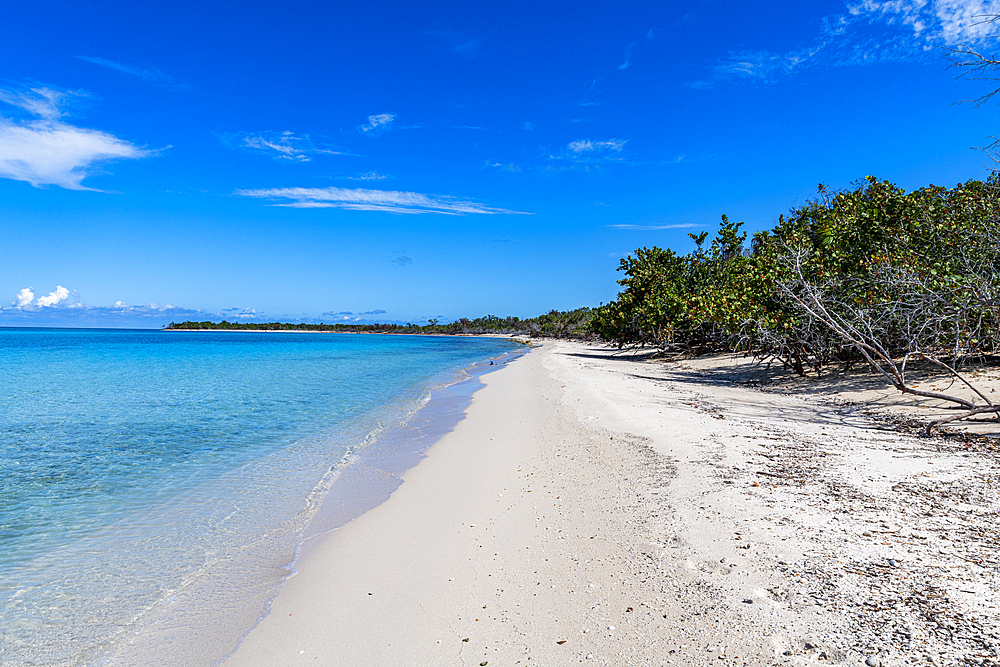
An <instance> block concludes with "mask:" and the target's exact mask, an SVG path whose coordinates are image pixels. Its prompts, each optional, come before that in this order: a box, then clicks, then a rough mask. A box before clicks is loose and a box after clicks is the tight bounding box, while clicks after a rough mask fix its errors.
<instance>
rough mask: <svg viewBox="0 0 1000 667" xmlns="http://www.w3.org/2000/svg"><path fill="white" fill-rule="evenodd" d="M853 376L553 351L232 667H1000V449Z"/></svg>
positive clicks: (299, 590) (499, 380) (546, 348)
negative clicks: (923, 433) (871, 402)
mask: <svg viewBox="0 0 1000 667" xmlns="http://www.w3.org/2000/svg"><path fill="white" fill-rule="evenodd" d="M851 378H855V376H851V377H846V376H845V377H837V378H833V379H836V380H838V381H839V382H833V381H827V382H816V381H809V380H805V381H803V380H798V379H795V378H792V377H790V376H787V375H785V374H784V373H783V372H779V371H778V370H777V369H774V368H772V369H769V370H768V369H764V368H762V367H759V366H757V367H751V366H750V365H748V364H746V363H742V364H740V363H735V362H734V361H733V360H731V359H724V358H723V359H720V358H715V359H708V360H695V361H688V362H664V361H655V360H646V359H642V358H630V357H629V356H628V354H627V353H624V354H623V353H620V352H617V351H613V350H609V349H608V348H605V347H603V346H598V345H588V344H584V343H571V342H563V341H555V342H546V343H544V344H543V345H542V347H540V348H538V349H536V350H534V351H532V352H531V353H530V354H527V355H525V356H523V357H521V358H519V359H517V360H515V361H513V362H511V363H510V364H508V365H507V366H506V367H505V368H503V369H501V370H499V371H497V372H494V373H491V374H488V375H486V376H484V378H483V381H484V383H485V387H484V388H483V389H481V390H480V391H478V392H477V393H476V394H475V395H474V397H473V399H472V403H471V406H470V407H469V409H468V410H467V413H466V418H465V419H464V420H463V421H461V422H460V423H459V424H458V425H457V426H456V428H455V429H454V430H453V431H452V432H451V433H449V434H447V435H446V436H445V437H444V438H442V439H441V440H440V441H439V442H438V443H436V444H435V445H434V446H433V447H432V448H431V449H430V450H429V452H428V456H427V458H426V459H424V460H423V461H422V462H421V463H420V464H418V465H417V466H416V467H415V468H413V469H412V470H410V471H409V472H407V473H406V474H405V475H404V480H405V481H404V483H403V484H402V486H401V487H400V488H399V489H398V490H397V491H396V492H395V493H394V494H393V495H392V497H391V498H390V499H389V500H388V501H387V502H385V503H384V504H382V505H381V506H379V507H377V508H375V509H374V510H371V511H369V512H368V513H366V514H364V515H363V516H361V517H360V518H358V519H356V520H354V521H352V522H351V523H349V524H347V525H345V526H343V527H341V528H339V529H337V530H335V531H333V532H332V533H329V534H328V535H326V536H324V537H323V538H322V539H321V542H320V543H318V544H315V545H312V546H311V547H310V548H309V549H308V550H307V552H306V553H305V555H304V556H303V557H302V558H301V559H300V562H299V563H298V564H297V570H298V572H297V574H295V575H294V576H293V577H291V578H290V579H289V580H288V582H287V583H286V584H285V586H284V587H283V589H282V590H281V592H280V594H279V595H278V597H277V598H276V599H275V600H274V602H273V604H272V607H271V610H270V613H269V615H268V616H267V617H266V618H264V619H263V621H262V622H261V623H260V624H259V625H258V626H257V627H256V628H255V629H254V630H253V631H252V632H251V633H250V634H249V635H248V636H247V637H246V638H245V640H244V641H243V643H242V645H241V646H240V648H239V649H238V650H237V651H236V653H235V654H234V655H233V656H232V657H231V658H230V659H229V660H228V661H226V662H225V665H226V666H227V667H242V666H261V667H263V666H268V667H273V666H278V665H281V666H284V665H352V666H357V665H408V666H409V665H487V664H488V665H491V666H492V665H498V666H499V665H505V666H506V665H569V664H581V663H582V664H585V665H589V664H592V665H668V664H673V665H689V664H701V665H707V664H714V665H722V664H733V665H771V664H781V665H784V664H788V665H803V664H852V665H862V664H865V661H866V660H867V661H868V664H869V665H878V664H882V665H903V664H907V663H908V664H914V663H918V664H919V663H926V664H936V665H951V664H994V663H995V662H996V661H997V659H998V651H1000V612H998V610H997V607H998V606H1000V594H998V583H1000V571H998V561H1000V556H998V546H1000V541H998V537H1000V532H998V529H1000V513H998V512H1000V460H998V456H997V453H996V450H995V449H991V448H990V446H989V443H984V442H980V441H978V440H977V439H976V438H969V439H964V438H950V439H941V438H925V437H917V436H915V435H911V434H908V433H901V432H900V431H899V430H898V429H897V428H895V427H894V426H895V425H894V424H893V423H892V420H891V419H890V420H887V419H873V418H871V417H869V416H866V415H865V414H864V412H863V411H860V410H858V409H856V408H855V407H853V406H852V405H851V404H850V403H847V402H845V401H847V400H853V401H857V400H860V399H867V398H872V397H876V398H879V397H880V400H882V401H883V403H885V405H884V406H883V409H886V408H891V409H896V410H909V411H910V412H911V413H912V412H915V411H917V412H918V411H920V410H921V409H923V408H920V407H919V406H914V405H909V404H907V405H903V403H905V401H900V400H897V399H896V398H894V396H893V395H892V393H891V392H888V391H882V392H881V394H879V392H880V385H879V384H878V383H877V382H874V383H873V382H871V381H868V380H863V379H862V380H857V379H856V378H855V379H854V380H853V381H850V380H851ZM981 379H982V380H983V381H984V383H986V384H987V385H988V386H990V387H992V386H996V379H995V378H994V379H990V378H989V377H985V376H984V377H982V378H981ZM928 381H930V380H928ZM991 382H992V383H994V384H992V385H991V384H990V383H991ZM838 401H839V402H838ZM890 404H891V405H890ZM893 406H895V407H893ZM978 428H979V429H980V430H984V429H985V430H987V431H989V430H992V431H994V432H996V431H998V430H1000V427H996V426H994V425H992V424H989V423H987V424H985V425H981V426H979V427H978Z"/></svg>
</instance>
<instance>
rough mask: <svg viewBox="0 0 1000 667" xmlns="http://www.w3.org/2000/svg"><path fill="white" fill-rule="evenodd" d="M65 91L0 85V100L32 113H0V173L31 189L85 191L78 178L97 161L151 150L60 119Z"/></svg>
mask: <svg viewBox="0 0 1000 667" xmlns="http://www.w3.org/2000/svg"><path fill="white" fill-rule="evenodd" d="M66 95H67V93H61V92H58V91H53V90H50V89H47V88H33V89H31V91H30V92H16V91H11V90H4V89H0V101H3V102H6V103H8V104H11V105H13V106H16V107H20V108H21V109H24V110H25V111H27V112H29V113H30V114H32V115H33V116H37V117H38V119H36V120H27V121H18V120H14V119H11V118H7V117H5V116H0V178H10V179H13V180H16V181H26V182H28V183H30V184H31V185H33V186H35V187H36V188H37V187H41V186H43V185H58V186H60V187H63V188H66V189H68V190H89V189H90V188H86V187H84V186H83V185H82V184H81V183H82V181H83V179H84V178H86V177H87V176H89V175H90V174H91V173H92V171H93V169H94V166H95V165H96V164H97V163H100V162H104V161H108V160H116V159H136V158H141V157H146V156H148V155H152V154H153V152H152V151H148V150H145V149H142V148H139V147H138V146H135V145H133V144H131V143H129V142H127V141H124V140H122V139H119V138H117V137H115V136H113V135H111V134H108V133H106V132H101V131H100V130H91V129H87V128H80V127H75V126H73V125H69V124H68V123H64V122H62V121H61V120H60V118H61V117H62V115H63V114H62V110H61V105H62V102H63V100H64V98H65V97H66Z"/></svg>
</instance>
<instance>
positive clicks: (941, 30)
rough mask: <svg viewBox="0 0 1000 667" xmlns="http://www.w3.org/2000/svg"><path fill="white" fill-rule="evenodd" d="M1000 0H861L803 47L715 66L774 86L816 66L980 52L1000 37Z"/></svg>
mask: <svg viewBox="0 0 1000 667" xmlns="http://www.w3.org/2000/svg"><path fill="white" fill-rule="evenodd" d="M998 15H1000V0H861V1H860V2H849V3H848V4H846V5H845V12H844V13H843V14H836V15H833V16H827V17H824V18H823V21H822V25H823V27H822V29H821V30H820V32H819V34H817V35H816V36H815V37H814V38H813V39H812V41H811V42H810V43H809V44H808V45H807V46H804V47H801V48H798V49H792V50H789V51H784V52H773V51H768V50H766V49H757V50H743V51H732V52H730V53H729V55H728V56H726V57H725V58H724V59H722V60H721V61H720V62H719V63H717V64H715V65H714V66H713V67H712V70H713V75H714V76H713V77H712V79H710V80H708V81H700V82H696V83H694V84H692V86H693V87H695V88H702V87H710V86H712V85H713V84H714V83H717V82H719V81H720V80H732V79H746V80H752V81H757V82H760V83H771V82H774V81H776V80H777V79H779V78H780V77H782V76H787V75H790V74H793V73H795V72H797V71H799V70H802V69H804V68H806V67H809V66H813V65H816V64H826V65H864V64H869V63H875V62H884V61H899V62H905V61H910V60H914V59H917V58H921V57H923V56H925V55H926V54H928V53H931V52H934V51H935V50H936V47H950V48H954V47H958V46H968V47H973V48H975V47H982V46H985V45H990V44H991V43H992V41H993V40H995V39H996V38H997V37H1000V22H997V21H995V17H996V16H998Z"/></svg>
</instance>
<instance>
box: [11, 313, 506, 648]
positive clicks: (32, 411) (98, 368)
mask: <svg viewBox="0 0 1000 667" xmlns="http://www.w3.org/2000/svg"><path fill="white" fill-rule="evenodd" d="M515 347H516V345H515V344H512V343H510V342H509V341H505V340H497V339H482V338H446V337H420V336H377V335H337V334H297V333H285V332H282V333H256V332H254V333H250V332H219V333H215V332H187V333H185V332H160V331H122V330H53V329H0V572H2V573H3V576H2V578H0V656H2V657H0V665H4V666H6V665H25V664H44V665H53V666H56V665H86V664H125V663H129V664H141V662H142V660H137V661H133V660H131V659H125V658H123V656H133V657H135V656H140V655H143V654H144V653H145V652H146V651H147V650H148V649H149V648H150V647H151V646H155V649H156V652H157V654H158V656H159V657H158V659H157V661H158V662H160V664H169V663H170V662H171V659H172V658H171V656H175V659H176V660H177V661H178V663H177V664H180V662H179V661H180V660H181V658H180V656H184V657H183V660H184V661H185V662H190V661H191V660H195V661H196V662H194V663H190V664H197V663H198V662H202V663H203V664H208V663H209V662H212V661H215V660H218V659H219V658H221V657H222V656H224V655H226V654H227V653H228V652H229V651H231V650H232V649H233V647H234V646H235V641H236V639H237V638H238V637H239V636H240V635H241V634H242V633H244V632H246V631H247V630H248V629H249V627H251V626H252V625H253V623H254V622H255V621H256V619H257V618H259V616H260V615H261V614H262V613H264V611H265V609H266V603H267V600H268V599H270V597H272V596H273V594H274V591H275V590H276V588H277V586H278V585H279V584H280V582H281V580H282V579H283V578H284V577H285V576H287V575H288V573H289V572H290V571H291V570H290V563H291V562H292V560H293V558H294V554H295V549H296V548H297V545H298V544H299V543H300V542H301V540H302V538H303V537H304V536H307V535H311V534H315V533H317V532H321V531H322V530H326V529H329V528H330V527H333V526H335V525H337V524H338V522H340V523H342V521H343V520H346V519H349V518H351V517H352V516H356V514H357V512H358V511H361V510H363V509H365V508H366V507H368V506H370V505H371V504H372V503H373V502H377V501H378V500H379V499H381V498H383V497H384V495H385V494H386V493H388V492H390V491H391V488H394V484H393V483H388V482H387V478H391V476H392V473H395V472H398V470H394V469H393V468H394V467H397V468H400V469H405V467H407V466H408V465H411V464H412V462H413V461H415V459H414V457H413V455H414V452H417V453H419V451H418V450H419V448H420V447H425V446H426V445H427V444H429V442H425V441H426V440H428V438H427V437H426V436H427V434H429V433H432V432H434V431H435V428H440V426H438V427H433V425H432V422H434V420H433V418H431V417H429V415H432V414H433V412H434V411H433V409H428V410H426V411H421V412H417V410H418V409H419V408H421V407H422V406H423V405H424V404H425V403H426V402H427V399H428V397H429V396H430V394H431V390H432V389H433V388H434V387H441V386H442V385H446V384H449V383H451V382H454V381H455V380H456V379H458V377H459V376H460V369H462V368H467V367H469V366H470V365H472V364H474V363H475V362H481V361H483V360H486V359H489V358H491V357H493V358H495V357H497V356H498V355H502V354H503V353H504V352H506V351H510V350H512V349H514V348H515ZM438 391H439V392H443V393H444V394H447V393H448V390H442V389H439V390H438ZM432 405H433V404H432ZM421 414H422V415H423V416H419V415H421ZM418 422H419V423H420V424H421V425H420V427H419V428H418V427H417V423H418ZM407 423H409V426H406V425H405V424H407ZM387 429H388V430H389V431H391V432H393V433H395V434H396V435H395V436H394V437H393V438H388V439H387V438H386V437H385V435H384V434H385V432H386V430H387ZM421 429H422V430H421ZM400 434H409V435H407V436H406V437H404V438H402V440H401V439H400V437H401V436H400ZM406 438H410V440H407V439H406ZM390 441H391V442H396V443H397V444H396V446H395V448H394V447H393V446H389V445H388V444H387V443H388V442H390ZM401 442H403V443H404V444H403V445H401V446H400V445H399V443H401ZM366 456H367V457H368V458H369V460H368V462H367V463H366V459H365V457H366ZM350 462H353V463H352V464H351V465H347V467H345V465H346V464H348V463H350ZM362 464H364V465H362ZM342 471H351V473H350V474H349V475H348V474H345V475H344V479H340V478H341V473H342ZM348 478H350V479H348ZM338 483H339V485H338ZM328 496H329V497H330V498H332V499H335V500H331V502H330V503H329V504H328V505H327V506H325V507H323V500H324V499H325V498H327V497H328ZM321 508H322V509H321ZM359 508H360V509H359ZM317 512H319V514H318V515H317ZM317 516H318V519H317ZM314 519H317V520H316V521H314ZM209 626H211V627H213V628H215V630H214V631H213V633H211V636H209V635H206V634H205V632H206V628H207V627H209ZM192 634H197V635H198V637H199V640H198V642H197V643H198V645H199V649H198V650H199V651H201V652H202V654H201V655H195V654H192V653H191V648H190V645H191V641H190V640H191V636H192Z"/></svg>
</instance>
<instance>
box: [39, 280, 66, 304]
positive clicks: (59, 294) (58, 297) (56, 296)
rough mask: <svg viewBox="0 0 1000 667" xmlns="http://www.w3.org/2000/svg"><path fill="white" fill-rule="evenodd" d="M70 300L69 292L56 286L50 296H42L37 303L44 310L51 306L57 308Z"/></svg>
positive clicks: (60, 286)
mask: <svg viewBox="0 0 1000 667" xmlns="http://www.w3.org/2000/svg"><path fill="white" fill-rule="evenodd" d="M68 299H69V290H68V289H66V288H65V287H63V286H62V285H56V288H55V289H54V290H52V291H51V292H49V295H48V296H40V297H38V300H37V301H35V303H36V304H37V305H39V306H41V307H42V308H47V307H50V306H56V305H59V304H61V303H64V302H65V301H66V300H68Z"/></svg>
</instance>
